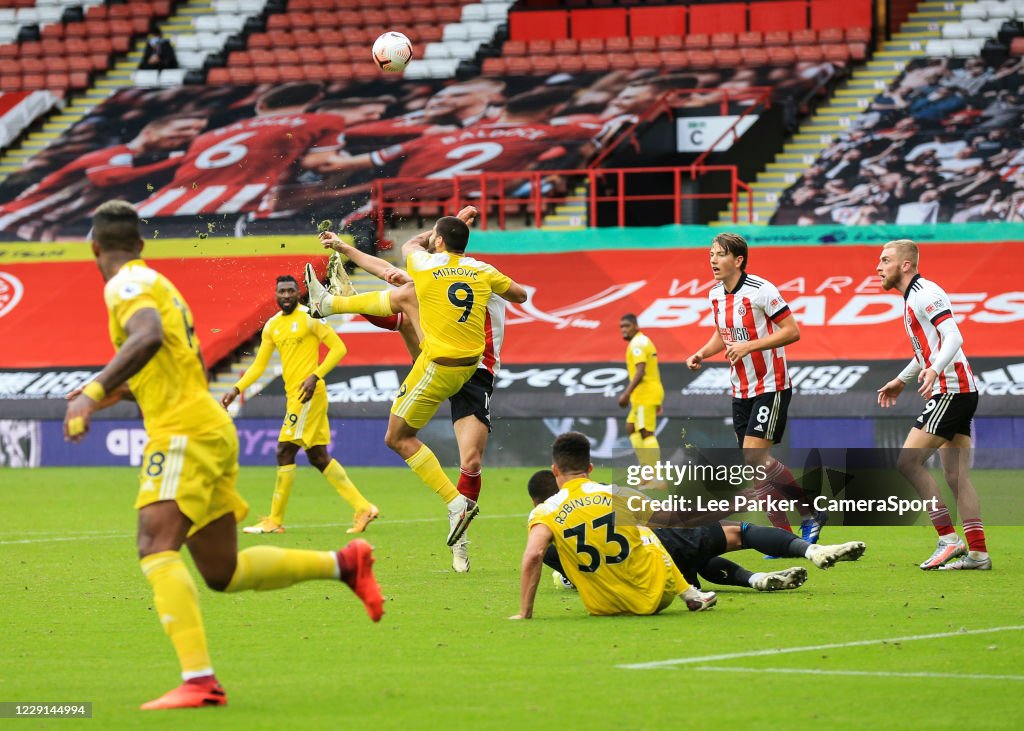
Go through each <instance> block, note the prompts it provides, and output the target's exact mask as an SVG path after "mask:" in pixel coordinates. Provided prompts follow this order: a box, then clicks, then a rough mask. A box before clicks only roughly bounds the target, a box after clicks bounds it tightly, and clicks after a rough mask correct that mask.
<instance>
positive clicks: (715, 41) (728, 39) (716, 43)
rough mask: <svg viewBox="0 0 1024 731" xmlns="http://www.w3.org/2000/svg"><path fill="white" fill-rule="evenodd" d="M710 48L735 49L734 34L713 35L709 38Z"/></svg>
mask: <svg viewBox="0 0 1024 731" xmlns="http://www.w3.org/2000/svg"><path fill="white" fill-rule="evenodd" d="M711 47H712V48H735V47H736V34H735V33H715V34H714V35H712V36H711Z"/></svg>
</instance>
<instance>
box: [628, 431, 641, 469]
mask: <svg viewBox="0 0 1024 731" xmlns="http://www.w3.org/2000/svg"><path fill="white" fill-rule="evenodd" d="M629 443H630V444H632V445H633V451H634V452H636V459H637V462H639V463H640V464H643V459H642V458H641V455H642V454H643V452H642V451H641V450H642V449H643V448H644V438H643V437H642V436H640V432H638V431H635V432H633V433H632V434H630V435H629Z"/></svg>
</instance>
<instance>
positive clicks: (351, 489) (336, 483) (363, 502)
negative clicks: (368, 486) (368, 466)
mask: <svg viewBox="0 0 1024 731" xmlns="http://www.w3.org/2000/svg"><path fill="white" fill-rule="evenodd" d="M323 474H324V479H326V480H327V481H328V482H329V483H331V485H332V486H333V487H334V489H335V490H337V491H338V494H339V495H341V499H342V500H344V501H345V502H347V503H348V504H349V505H351V506H352V509H353V510H355V511H356V512H357V513H358V512H361V511H363V510H369V509H370V501H369V500H367V499H366V498H365V497H363V493H361V492H359V488H358V487H356V486H355V483H354V482H352V480H350V479H349V478H348V473H347V472H345V468H344V467H342V466H341V464H340V463H339V462H338V460H336V459H332V460H331V461H330V462H329V463H328V464H327V466H326V467H325V468H324V473H323Z"/></svg>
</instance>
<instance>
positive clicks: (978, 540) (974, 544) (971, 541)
mask: <svg viewBox="0 0 1024 731" xmlns="http://www.w3.org/2000/svg"><path fill="white" fill-rule="evenodd" d="M964 538H966V539H967V548H969V549H970V550H972V551H979V552H980V553H988V547H987V546H986V545H985V526H984V525H983V524H982V522H981V518H968V519H966V520H964Z"/></svg>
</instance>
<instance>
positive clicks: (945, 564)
mask: <svg viewBox="0 0 1024 731" xmlns="http://www.w3.org/2000/svg"><path fill="white" fill-rule="evenodd" d="M918 259H919V253H918V249H917V244H915V243H914V242H913V241H910V240H908V239H900V240H897V241H890V242H889V243H888V244H886V245H885V246H884V247H883V248H882V255H881V257H880V258H879V260H878V267H877V269H876V271H877V272H878V276H879V277H881V278H882V287H883V288H885V289H886V290H890V289H895V290H896V291H897V292H900V293H901V294H902V295H903V299H904V300H905V302H906V306H905V309H904V318H903V323H904V327H905V328H906V331H907V337H909V338H910V344H911V346H912V347H913V349H914V357H913V359H912V360H911V361H910V363H908V364H907V367H906V368H904V369H903V371H902V372H901V373H900V374H899V375H898V376H897V377H896V378H894V379H893V380H891V381H889V382H888V383H887V384H885V385H884V386H882V387H881V388H880V389H878V404H879V406H881V407H882V408H888V407H890V406H893V405H895V403H896V399H897V398H899V395H900V394H901V393H903V388H904V387H905V386H906V385H907V384H908V383H910V382H911V381H913V380H915V379H916V380H917V382H918V383H919V384H920V387H919V388H918V389H917V390H918V393H920V394H921V396H922V397H924V398H925V399H927V401H926V402H925V405H924V411H922V412H921V415H920V416H918V417H917V420H916V421H915V422H914V426H913V428H911V430H910V433H909V434H908V435H907V439H906V441H905V442H904V443H903V450H902V451H901V452H900V459H899V463H898V467H899V470H900V472H901V473H903V475H904V476H905V477H906V478H907V479H908V480H909V481H910V483H911V484H912V485H913V486H914V489H916V490H917V492H918V494H919V495H920V496H921V497H922V498H925V499H929V498H933V499H934V500H935V503H934V504H935V505H937V506H938V507H937V508H936V509H935V510H932V511H930V512H929V514H928V515H929V517H930V518H931V521H932V525H934V526H935V530H936V531H937V532H938V534H939V544H938V546H937V547H936V548H935V552H934V553H932V555H931V556H930V557H929V558H928V559H927V560H926V561H924V562H923V563H922V564H921V568H922V569H925V570H929V569H937V568H942V569H954V570H964V569H979V570H982V571H987V570H989V569H991V568H992V560H991V559H990V558H989V555H988V548H987V546H986V544H985V526H984V525H983V524H982V522H981V502H980V500H979V499H978V493H977V491H976V490H975V489H974V484H973V483H972V482H971V477H970V474H969V462H970V450H971V420H972V419H973V418H974V412H975V411H976V410H977V408H978V385H977V383H976V382H975V380H974V374H973V373H972V372H971V364H970V363H968V362H967V356H966V355H964V351H963V349H962V347H961V346H962V345H963V342H964V338H963V335H961V334H960V328H959V327H957V324H956V319H955V318H954V317H953V308H952V305H951V304H950V301H949V297H948V296H947V295H946V293H945V291H943V289H942V288H941V287H940V286H939V285H937V284H936V283H935V282H933V281H931V280H929V279H925V278H924V277H922V276H921V274H920V273H919V272H918V270H917V266H918ZM936 449H938V450H939V456H940V457H941V459H942V469H943V472H944V473H945V476H946V483H947V484H948V485H949V489H950V490H952V491H953V496H954V497H955V498H956V504H957V508H958V510H959V511H960V516H961V517H962V518H963V526H964V535H965V536H966V537H967V545H966V546H965V545H964V542H963V540H961V538H960V536H959V535H957V532H956V530H955V529H954V528H953V522H952V520H951V519H950V516H949V509H948V508H947V507H946V505H945V504H943V502H942V500H941V497H940V495H939V487H938V485H937V484H935V478H934V477H932V475H931V472H930V471H929V470H928V468H927V467H926V466H925V462H926V461H927V459H928V458H929V457H930V456H931V455H932V454H933V453H934V452H935V450H936ZM965 554H966V555H965ZM958 557H960V558H958ZM956 558H958V560H956V561H953V559H956Z"/></svg>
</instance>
